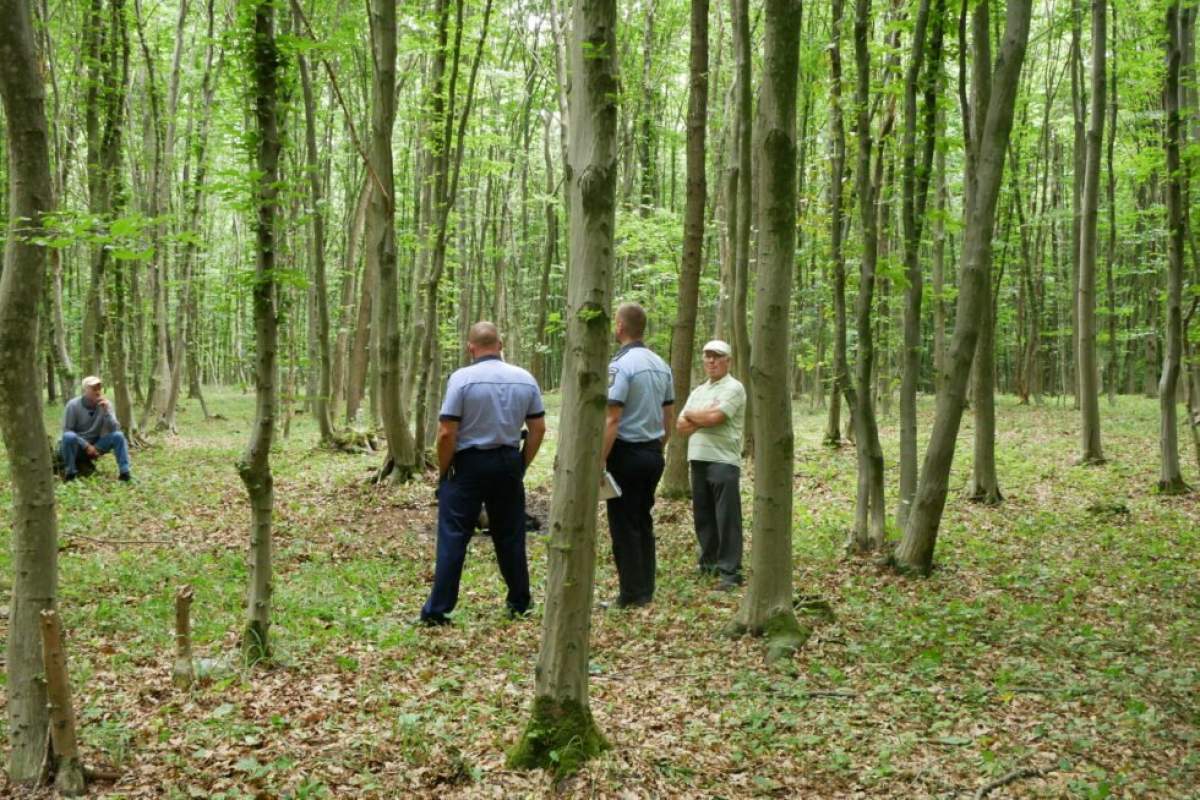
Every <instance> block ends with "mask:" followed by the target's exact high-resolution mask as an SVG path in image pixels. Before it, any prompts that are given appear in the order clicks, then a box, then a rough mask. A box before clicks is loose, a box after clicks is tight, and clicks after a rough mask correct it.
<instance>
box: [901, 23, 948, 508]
mask: <svg viewBox="0 0 1200 800" xmlns="http://www.w3.org/2000/svg"><path fill="white" fill-rule="evenodd" d="M928 18H929V0H921V3H920V5H919V6H918V9H917V21H916V25H915V27H914V29H913V44H912V56H911V58H910V61H909V66H908V72H907V74H906V76H905V81H904V84H905V85H904V144H903V152H902V158H903V161H904V167H903V169H904V175H903V181H904V189H903V199H902V205H903V209H902V211H901V219H902V221H903V225H904V266H905V276H906V277H907V278H908V288H907V289H906V290H905V295H904V298H905V303H904V350H903V356H902V358H901V376H900V501H899V503H898V505H897V507H896V522H897V526H898V527H899V528H900V529H901V530H903V528H904V523H905V521H906V520H907V519H908V509H909V506H910V505H911V504H912V498H913V495H914V494H916V491H917V382H918V380H919V378H920V373H921V299H922V294H923V292H924V276H923V274H922V271H921V260H920V249H921V230H922V228H923V227H924V222H925V203H926V199H927V198H928V196H929V177H930V172H931V171H932V168H933V155H934V150H935V147H936V144H937V119H938V108H937V100H938V91H939V88H940V87H939V85H938V84H939V82H940V76H941V67H942V64H941V61H942V36H943V32H944V31H945V19H946V3H945V0H937V4H936V5H935V6H934V9H933V30H932V32H931V33H930V41H929V44H928V49H929V63H928V65H925V64H924V60H925V50H926V46H927V45H926V42H925V27H926V24H927V22H928ZM923 67H924V71H922V68H923ZM918 83H920V84H921V87H920V88H923V89H924V93H925V96H924V100H925V104H924V107H923V108H922V112H923V117H922V127H923V128H924V139H923V140H922V142H921V144H922V151H921V163H920V166H919V167H918V166H917V161H916V158H917V88H918Z"/></svg>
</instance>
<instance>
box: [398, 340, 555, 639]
mask: <svg viewBox="0 0 1200 800" xmlns="http://www.w3.org/2000/svg"><path fill="white" fill-rule="evenodd" d="M502 346H503V343H502V342H501V341H500V335H499V333H498V332H497V330H496V326H495V325H493V324H492V323H490V322H477V323H475V324H474V325H472V326H471V331H470V334H469V335H468V337H467V352H469V353H470V355H471V359H472V363H471V365H470V366H467V367H463V368H462V369H459V370H455V372H454V373H453V374H452V375H451V376H450V380H449V381H448V382H447V384H446V399H445V401H444V402H443V403H442V409H441V413H440V415H439V417H438V420H439V422H438V436H437V455H438V470H439V474H440V479H439V481H438V490H437V498H438V531H437V566H436V568H435V569H434V576H433V590H432V591H431V592H430V593H429V599H428V600H426V601H425V606H424V607H423V608H422V609H421V622H422V623H424V624H426V625H445V624H448V623H449V622H450V618H449V617H448V616H447V615H448V614H449V613H450V612H451V611H453V610H454V606H455V605H456V604H457V603H458V584H459V579H460V578H461V577H462V570H463V562H464V561H466V557H467V543H468V542H469V541H470V538H471V533H472V532H473V530H474V528H475V523H476V521H477V520H478V519H479V510H480V507H481V506H482V507H486V508H487V513H488V520H489V523H490V528H491V534H492V543H493V544H494V545H495V547H496V561H497V563H498V564H499V566H500V574H501V575H502V576H503V577H504V583H505V584H506V585H507V586H508V597H507V599H506V604H507V606H508V612H509V614H510V615H512V616H518V615H524V614H525V613H526V612H527V611H528V610H529V604H530V596H529V564H528V562H527V561H526V559H525V485H524V483H523V478H524V476H525V468H526V467H528V466H529V463H530V462H531V461H533V458H534V456H536V455H537V451H538V448H539V447H541V444H542V437H544V436H545V434H546V419H545V417H546V410H545V408H544V407H543V406H542V393H541V390H540V389H539V388H538V385H537V381H536V380H534V378H533V376H532V375H530V374H529V373H528V372H526V371H525V370H523V369H521V368H520V367H517V366H513V365H511V364H506V363H505V362H504V360H503V359H502V358H501V356H500V351H501V349H502ZM522 426H526V427H528V429H529V434H528V438H527V439H526V441H525V448H524V450H522V449H520V443H521V427H522Z"/></svg>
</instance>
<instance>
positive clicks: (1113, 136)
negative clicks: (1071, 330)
mask: <svg viewBox="0 0 1200 800" xmlns="http://www.w3.org/2000/svg"><path fill="white" fill-rule="evenodd" d="M1112 17H1113V56H1112V62H1113V63H1112V69H1111V70H1109V87H1110V91H1111V96H1110V97H1109V102H1108V147H1107V149H1106V151H1105V163H1106V166H1107V167H1108V184H1107V188H1108V248H1107V252H1106V257H1105V259H1104V283H1105V292H1104V294H1105V299H1106V301H1107V306H1108V308H1107V311H1108V320H1107V322H1108V368H1107V370H1106V372H1107V373H1108V380H1107V381H1105V384H1106V386H1107V388H1108V404H1109V406H1114V405H1116V403H1117V381H1118V380H1119V377H1118V375H1117V284H1116V280H1115V278H1114V276H1113V267H1114V263H1113V262H1114V261H1115V260H1116V257H1117V178H1116V171H1115V170H1114V169H1113V149H1114V148H1115V146H1116V143H1117V47H1116V45H1117V43H1116V38H1117V30H1116V28H1117V7H1116V6H1115V5H1114V6H1113V7H1112Z"/></svg>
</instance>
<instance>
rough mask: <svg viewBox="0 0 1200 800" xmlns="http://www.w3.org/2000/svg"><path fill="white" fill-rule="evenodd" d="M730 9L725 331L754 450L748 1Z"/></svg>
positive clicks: (748, 448)
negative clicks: (730, 176) (731, 176)
mask: <svg viewBox="0 0 1200 800" xmlns="http://www.w3.org/2000/svg"><path fill="white" fill-rule="evenodd" d="M730 3H731V5H730V13H731V14H732V19H733V43H734V48H733V51H734V70H735V74H736V76H737V77H736V79H735V80H734V84H733V92H734V109H733V114H734V117H735V118H736V120H737V126H736V130H737V133H736V135H735V136H734V137H733V141H734V143H735V148H736V149H735V152H736V154H737V157H736V159H735V161H734V167H733V169H734V171H735V174H736V184H735V186H736V192H737V200H736V203H735V204H734V205H731V207H730V215H731V220H732V216H733V214H734V213H735V211H736V215H737V227H736V228H735V231H736V236H734V237H733V241H732V243H733V248H732V254H733V262H732V266H733V273H732V276H731V277H732V279H733V292H732V294H733V298H732V300H733V302H732V314H731V317H730V319H731V333H732V335H733V371H734V373H735V374H736V375H737V378H738V380H740V381H741V382H742V385H743V386H745V387H746V420H745V436H744V441H743V443H742V452H743V453H746V454H751V453H753V452H754V391H753V389H752V386H751V384H753V382H754V379H753V375H752V373H751V370H750V359H751V343H750V328H749V319H748V311H747V307H746V299H747V296H748V294H749V290H750V224H751V220H752V219H753V217H752V207H751V204H752V203H753V199H752V198H753V191H752V189H753V185H752V179H753V177H754V176H753V173H752V169H753V167H752V164H753V162H752V160H751V157H750V151H751V142H752V141H753V122H752V116H751V114H752V111H753V106H752V102H751V98H752V89H751V83H750V80H751V63H750V62H751V60H752V54H751V52H750V11H749V0H730Z"/></svg>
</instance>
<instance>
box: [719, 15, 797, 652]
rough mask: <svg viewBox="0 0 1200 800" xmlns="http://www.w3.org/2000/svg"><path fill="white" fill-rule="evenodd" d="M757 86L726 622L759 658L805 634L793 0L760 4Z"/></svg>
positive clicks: (786, 648) (790, 648) (792, 646)
mask: <svg viewBox="0 0 1200 800" xmlns="http://www.w3.org/2000/svg"><path fill="white" fill-rule="evenodd" d="M763 19H764V31H763V38H764V42H763V49H764V56H763V86H762V94H761V99H760V101H759V111H758V121H757V123H758V124H757V127H758V130H759V131H760V136H759V137H758V142H759V146H758V163H759V166H760V170H761V172H760V174H761V175H762V176H763V180H762V181H761V182H760V185H759V198H758V210H759V226H758V227H759V236H758V265H759V276H758V281H757V290H756V294H755V302H754V343H753V354H754V356H753V357H754V364H753V369H752V372H753V374H754V383H753V386H752V391H753V392H754V394H756V395H757V401H758V409H759V413H758V414H757V415H756V416H755V418H754V422H755V425H757V426H758V446H757V447H756V448H755V450H754V537H753V547H752V550H751V554H750V559H751V571H750V583H749V586H747V588H746V594H745V596H744V597H743V598H742V602H741V605H740V606H739V609H738V613H737V619H736V622H735V624H734V627H735V629H736V630H738V631H745V632H748V633H753V634H755V635H760V636H766V637H767V640H768V641H767V660H768V661H774V660H777V659H780V658H788V657H790V656H791V655H792V653H794V652H795V651H796V650H797V649H799V647H801V646H802V645H803V644H804V641H805V640H806V639H807V638H808V632H807V631H806V630H803V629H802V628H801V627H800V625H799V623H797V621H796V617H795V613H794V612H793V610H792V464H793V460H794V453H793V450H794V439H795V437H794V433H793V431H792V425H791V415H792V409H791V398H790V396H789V391H788V383H789V381H788V370H789V368H790V367H791V358H790V356H789V353H788V351H789V341H790V338H791V337H790V335H789V334H790V330H791V321H790V319H789V317H790V311H791V296H792V272H793V270H794V269H795V265H794V260H795V246H796V85H797V79H798V73H799V55H800V54H799V43H800V28H801V22H802V20H801V5H800V2H799V0H767V2H766V3H765V5H764V17H763Z"/></svg>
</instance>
